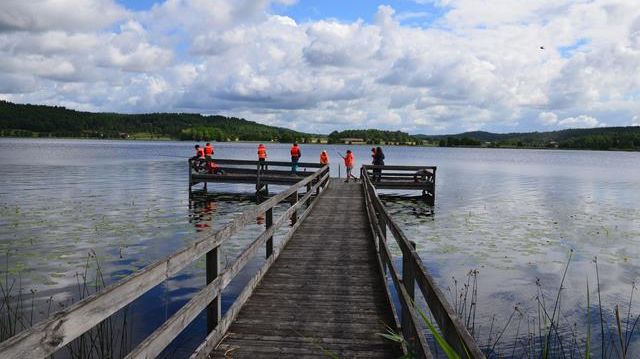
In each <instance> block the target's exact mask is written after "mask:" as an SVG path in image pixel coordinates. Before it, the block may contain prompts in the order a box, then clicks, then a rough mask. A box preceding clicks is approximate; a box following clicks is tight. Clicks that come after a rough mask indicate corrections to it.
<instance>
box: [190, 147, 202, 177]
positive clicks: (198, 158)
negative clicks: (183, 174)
mask: <svg viewBox="0 0 640 359" xmlns="http://www.w3.org/2000/svg"><path fill="white" fill-rule="evenodd" d="M194 148H195V150H196V155H195V156H193V157H191V160H192V161H193V162H192V163H193V169H194V170H195V171H196V172H200V171H201V170H203V169H204V150H203V149H202V148H201V147H200V145H195V146H194Z"/></svg>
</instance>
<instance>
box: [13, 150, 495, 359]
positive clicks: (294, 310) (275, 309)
mask: <svg viewBox="0 0 640 359" xmlns="http://www.w3.org/2000/svg"><path fill="white" fill-rule="evenodd" d="M223 161H224V160H218V161H216V162H218V163H219V164H223ZM255 162H257V161H255ZM250 165H253V164H250ZM270 165H271V166H272V167H274V166H275V165H274V164H273V163H271V164H270ZM280 165H281V166H288V165H290V164H288V163H286V162H285V163H282V164H280ZM302 165H303V164H300V166H302ZM389 167H390V168H389ZM310 168H311V167H310ZM314 168H316V170H315V171H314V172H309V173H306V174H304V175H302V176H300V177H294V176H291V175H289V174H288V173H287V174H283V173H281V174H274V173H272V174H270V175H268V176H267V175H265V173H264V172H263V170H262V169H260V168H256V172H255V173H249V172H246V173H244V175H249V176H247V177H245V178H243V179H242V181H246V182H241V183H252V184H253V183H255V184H256V189H257V190H261V189H263V188H264V187H265V186H267V185H268V184H283V183H284V181H286V180H295V181H296V182H295V183H293V184H291V185H290V186H289V187H287V188H286V189H285V190H283V191H282V192H280V193H278V194H275V195H274V196H272V197H270V198H268V199H266V200H265V201H264V202H262V203H260V204H257V205H255V206H252V207H250V208H249V209H247V210H246V211H245V212H243V213H242V214H239V215H238V216H236V217H235V218H234V219H233V220H232V221H231V222H230V223H228V224H227V225H225V226H224V227H223V228H221V229H218V230H216V231H214V232H212V233H209V234H208V235H206V236H205V237H204V238H202V239H200V240H199V241H197V242H195V243H193V244H191V245H189V246H187V247H185V248H183V249H181V250H179V251H178V252H175V253H173V254H171V255H169V256H167V257H165V258H163V259H161V260H158V261H156V262H155V263H153V264H151V265H149V266H147V267H145V268H143V269H142V270H140V271H138V272H135V273H133V274H131V275H130V276H129V277H127V278H125V279H123V280H122V281H119V282H117V283H114V284H113V285H111V286H109V287H107V288H105V289H104V290H102V291H101V292H99V293H97V294H95V295H93V296H91V297H88V298H86V299H84V300H82V301H80V302H78V303H76V304H74V305H72V306H71V307H69V308H66V309H65V310H63V311H60V312H58V313H55V314H54V315H52V316H51V317H50V318H49V319H46V320H44V321H42V322H40V323H37V324H36V325H34V326H33V327H32V328H31V329H29V330H26V331H24V332H22V333H20V334H18V335H16V336H14V337H13V338H10V339H9V340H7V341H5V342H3V343H0V357H2V358H24V357H30V358H43V357H46V356H49V355H51V354H53V353H55V352H56V351H57V350H59V349H61V348H62V347H64V346H65V345H67V344H68V343H70V342H71V341H72V340H74V339H75V338H78V337H79V336H81V335H82V334H83V333H85V332H87V331H88V330H90V329H91V328H92V327H94V326H95V325H97V324H98V323H100V322H101V321H103V320H105V319H107V318H108V317H109V316H111V315H112V314H114V313H115V312H117V311H118V310H120V309H122V308H123V307H124V306H126V305H128V304H129V303H131V302H133V301H134V300H135V299H136V298H138V297H140V296H141V295H142V294H144V293H146V292H147V291H149V290H150V289H151V288H153V287H155V286H156V285H157V284H159V283H161V282H163V281H165V280H167V279H168V278H171V277H173V276H175V275H177V274H178V273H179V272H180V271H181V270H182V269H184V268H185V267H186V266H188V265H190V264H192V263H193V262H194V261H196V260H197V259H198V258H200V257H202V256H206V285H205V286H204V288H203V289H202V290H201V291H200V292H198V293H197V294H195V295H194V296H193V297H192V299H191V300H190V301H189V302H187V303H186V304H185V305H184V306H183V307H182V308H181V309H179V310H178V311H177V312H176V313H175V314H174V315H173V316H171V317H170V318H169V319H168V320H167V321H166V322H165V323H164V324H162V325H161V326H160V327H159V328H158V329H157V330H156V331H155V332H154V333H152V334H151V335H150V336H149V337H147V338H146V339H145V340H144V341H143V342H142V343H140V344H139V345H138V346H137V347H136V348H135V349H134V350H133V351H132V352H131V353H129V355H128V356H127V358H153V357H156V356H158V355H159V354H160V353H161V352H162V351H163V350H164V348H166V347H167V346H168V345H169V344H170V343H171V342H172V341H173V340H174V339H175V338H176V337H177V336H178V335H179V334H180V333H181V332H182V331H183V330H184V329H185V328H186V327H187V326H188V325H189V324H190V323H191V322H192V321H193V320H194V319H195V318H196V317H197V316H198V315H200V314H201V313H202V312H203V311H204V312H206V314H207V330H208V333H209V334H208V335H207V337H206V339H205V340H204V341H203V342H202V344H201V345H200V346H199V347H198V348H197V349H196V351H195V352H194V353H193V354H192V356H191V357H192V358H209V357H219V358H223V357H230V358H257V357H260V358H262V357H273V358H275V357H278V358H281V357H285V358H286V357H292V358H293V357H296V358H298V357H327V356H334V357H336V356H337V357H349V358H352V357H353V358H370V357H372V358H373V357H380V358H394V357H398V356H400V355H403V354H407V353H412V355H413V356H414V357H417V358H431V357H433V352H432V349H433V348H430V347H429V344H428V342H427V340H426V337H425V334H426V333H428V330H426V329H425V323H424V321H423V320H422V319H421V316H420V314H419V313H418V311H419V310H420V311H423V312H426V313H430V314H431V316H432V318H433V321H434V322H435V325H437V327H438V330H439V331H440V332H441V333H442V336H443V337H444V339H445V340H446V341H447V343H448V344H449V345H450V346H451V347H452V348H453V350H455V351H456V352H457V353H458V355H459V356H460V357H461V358H483V357H484V355H483V353H482V352H481V351H480V349H479V348H478V346H477V344H476V343H475V341H474V340H473V338H472V337H471V335H470V334H469V332H468V331H467V329H466V328H465V327H464V325H463V323H462V321H461V320H460V318H458V317H457V315H456V314H455V312H454V310H453V309H452V307H451V306H450V305H449V303H448V302H447V301H446V299H445V296H444V294H443V293H442V291H440V289H438V287H437V286H436V285H435V282H434V280H433V278H432V277H431V276H430V275H429V273H428V272H427V270H426V268H425V267H424V265H423V263H422V260H421V259H420V257H419V256H418V254H417V252H416V250H415V245H414V244H413V243H412V242H411V241H409V239H407V238H406V236H405V235H404V233H403V231H402V230H401V229H400V227H399V226H398V225H397V224H396V223H395V222H394V220H393V219H392V218H391V216H390V215H389V214H388V212H387V211H386V209H385V207H384V205H383V204H382V202H381V201H380V199H379V198H378V195H377V192H376V187H380V186H388V185H389V183H391V182H394V184H392V185H393V186H398V183H400V182H405V183H406V184H407V187H405V189H419V190H422V191H425V192H426V193H427V196H431V198H432V199H433V200H435V186H433V187H432V188H431V191H429V188H428V187H430V185H429V184H428V182H430V183H433V184H435V167H420V168H419V169H416V168H413V167H411V168H406V167H405V168H399V166H387V167H376V168H371V167H369V166H364V167H363V168H362V170H361V180H360V182H357V183H353V182H352V183H343V182H342V181H341V180H340V179H330V178H329V167H328V166H322V167H320V166H319V165H316V167H314ZM374 169H375V170H381V172H379V171H376V172H373V170H374ZM429 169H432V171H429ZM423 170H424V171H423ZM388 171H395V172H394V173H398V172H401V173H407V172H409V173H413V174H416V173H419V174H425V173H428V172H430V173H432V176H429V175H428V174H425V179H422V177H420V179H419V180H418V181H422V182H423V183H419V184H421V185H422V186H421V187H418V186H417V185H416V179H415V178H413V177H412V176H408V175H400V176H399V175H395V174H394V175H388V176H387V177H386V178H384V173H385V172H388ZM229 173H230V174H229V175H228V176H227V175H206V176H207V177H197V174H195V175H196V176H195V177H194V174H192V173H191V172H190V178H189V187H190V190H191V187H192V185H193V184H195V182H200V181H206V182H209V183H211V182H226V181H227V180H228V178H230V177H231V176H234V175H233V174H232V172H229ZM302 173H304V171H303V172H302ZM374 173H375V175H376V178H375V182H374V181H373V178H372V177H373V175H374ZM380 174H381V175H382V176H379V175H380ZM237 175H242V174H240V173H237ZM212 176H218V177H216V178H214V177H212ZM224 177H226V178H225V179H224V180H223V179H222V178H224ZM276 177H281V178H276ZM284 177H287V179H285V178H284ZM392 177H401V178H403V179H398V178H395V179H392ZM427 177H430V179H429V180H428V181H427V180H426V178H427ZM258 178H260V180H258ZM251 180H254V182H250V181H251ZM280 181H282V182H280ZM236 183H237V182H236ZM387 188H388V187H387ZM394 188H398V187H394ZM283 201H288V202H289V203H291V206H290V207H289V208H288V209H287V210H286V211H284V213H282V214H281V215H280V216H278V217H277V218H274V217H275V216H274V207H275V206H276V205H278V204H279V203H281V202H283ZM430 202H432V201H431V200H430ZM260 215H264V216H265V219H266V225H265V229H264V231H262V233H260V235H258V236H257V237H256V239H255V240H253V241H252V242H251V243H250V244H249V245H248V246H247V247H246V248H244V250H243V251H242V252H241V253H240V254H239V255H238V257H237V258H236V259H235V261H234V262H233V263H232V264H231V265H229V266H228V267H227V268H221V266H220V258H219V257H220V256H219V252H218V249H219V247H220V245H222V244H223V243H225V242H226V241H229V240H231V239H232V238H233V236H234V235H235V234H237V233H238V232H239V231H240V230H242V229H243V228H244V227H245V226H246V225H248V224H250V223H254V222H255V218H256V217H257V216H260ZM279 228H287V231H286V233H282V231H279V232H277V230H278V229H279ZM276 233H278V235H279V236H281V237H280V238H278V239H279V241H274V235H276ZM392 242H393V243H395V246H396V247H397V248H399V249H400V251H401V257H397V256H396V257H395V258H394V257H393V256H392V253H391V251H390V249H389V246H390V245H391V243H392ZM256 256H263V258H265V259H264V262H263V263H262V265H261V266H260V267H259V268H258V269H257V270H256V271H255V273H254V274H253V276H252V277H251V279H250V280H249V281H248V283H247V284H246V285H245V286H244V288H243V289H242V291H241V292H240V294H239V295H238V296H237V297H236V298H235V300H234V302H233V304H232V305H231V307H230V308H229V309H228V310H226V311H225V312H224V313H222V312H221V300H220V299H221V295H222V293H223V291H224V289H225V288H226V287H227V286H228V285H229V283H230V282H231V281H232V280H233V279H234V278H235V277H236V276H237V274H238V273H239V272H240V271H241V270H242V269H243V268H244V267H245V266H246V265H247V263H249V261H250V260H252V258H255V257H256ZM391 288H393V289H391ZM416 289H418V290H417V291H416ZM393 298H395V300H394V299H393ZM422 302H424V303H426V307H425V306H424V305H420V304H415V303H422ZM387 328H391V329H392V330H394V331H396V332H397V333H400V334H402V336H403V337H404V338H405V339H406V342H405V343H403V344H402V345H399V344H397V343H395V342H391V341H388V340H385V339H384V338H383V337H382V336H381V335H379V334H382V333H386V332H387Z"/></svg>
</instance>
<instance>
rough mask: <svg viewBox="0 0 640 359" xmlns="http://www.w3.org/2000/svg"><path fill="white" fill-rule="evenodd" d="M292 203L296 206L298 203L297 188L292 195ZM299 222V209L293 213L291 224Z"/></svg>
mask: <svg viewBox="0 0 640 359" xmlns="http://www.w3.org/2000/svg"><path fill="white" fill-rule="evenodd" d="M291 196H292V200H291V205H292V206H295V205H296V204H297V203H298V191H297V190H296V191H295V192H294V193H293V194H292V195H291ZM297 222H298V211H293V213H291V225H292V226H293V225H295V224H296V223H297Z"/></svg>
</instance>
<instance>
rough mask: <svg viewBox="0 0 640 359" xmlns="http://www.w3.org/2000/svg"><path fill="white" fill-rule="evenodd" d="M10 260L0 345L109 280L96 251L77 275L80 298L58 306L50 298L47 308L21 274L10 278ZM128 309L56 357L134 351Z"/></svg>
mask: <svg viewBox="0 0 640 359" xmlns="http://www.w3.org/2000/svg"><path fill="white" fill-rule="evenodd" d="M8 262H9V256H7V263H6V269H7V270H5V275H4V277H3V278H2V280H0V341H4V340H6V339H9V338H11V337H12V336H14V335H16V334H18V333H19V332H21V331H23V330H26V329H28V328H30V327H31V326H32V325H33V324H34V322H35V321H36V320H39V319H42V318H41V317H44V318H47V317H49V316H50V315H51V314H52V313H53V311H54V309H64V308H65V307H67V306H69V305H71V304H72V303H73V302H74V301H75V300H82V299H84V298H86V297H87V296H90V295H92V294H93V293H96V292H98V291H100V290H101V289H103V288H104V287H105V284H106V283H105V279H104V274H103V271H102V268H101V266H100V261H99V260H98V257H97V255H96V253H95V252H94V251H90V252H89V254H88V255H87V259H86V262H85V264H84V267H83V270H82V272H81V273H76V294H75V297H74V299H71V300H69V301H66V302H56V301H55V299H54V297H53V296H51V297H49V298H47V299H46V300H45V301H44V303H43V304H41V305H38V304H36V301H37V291H36V290H34V289H30V290H29V292H28V293H27V292H26V290H25V289H24V288H23V285H22V277H21V275H20V274H19V273H18V274H17V275H16V277H15V278H11V277H10V276H9V271H8V266H9V265H8ZM128 317H129V315H128V308H125V309H123V310H122V311H121V312H120V313H118V314H117V315H114V316H111V317H109V318H108V319H106V320H104V321H103V322H102V323H100V324H98V325H97V326H96V327H94V328H92V329H91V330H90V331H88V332H87V333H85V334H83V335H82V336H80V337H78V338H77V339H76V340H74V341H72V342H71V343H69V344H68V345H67V346H66V347H65V349H64V350H61V351H60V352H59V353H56V354H54V355H53V356H52V357H54V358H55V357H65V358H67V357H70V358H123V357H125V356H126V354H127V353H128V352H129V351H130V349H131V338H130V332H131V330H130V328H129V327H130V320H129V319H128Z"/></svg>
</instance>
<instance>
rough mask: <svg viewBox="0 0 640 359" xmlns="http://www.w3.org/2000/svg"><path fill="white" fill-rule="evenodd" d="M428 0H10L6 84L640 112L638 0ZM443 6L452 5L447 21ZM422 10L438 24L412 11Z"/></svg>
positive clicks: (457, 123) (564, 113) (36, 96)
mask: <svg viewBox="0 0 640 359" xmlns="http://www.w3.org/2000/svg"><path fill="white" fill-rule="evenodd" d="M415 2H416V3H423V4H425V5H426V6H425V7H424V11H420V8H418V9H415V6H417V5H414V8H412V12H408V11H404V10H403V9H402V8H399V9H398V11H396V9H394V8H392V7H390V6H386V5H383V6H379V7H378V9H377V12H376V13H375V14H373V15H374V16H373V20H372V21H371V22H367V21H365V20H356V21H339V20H336V19H320V20H315V21H310V20H305V21H296V20H294V19H293V18H291V17H287V16H284V15H282V14H278V13H276V10H275V9H281V8H282V6H277V7H273V4H281V5H285V6H286V5H290V4H292V3H293V1H289V0H286V1H268V0H238V1H236V0H215V1H208V0H165V1H159V2H157V4H155V5H154V6H153V7H152V8H151V9H149V10H148V11H132V10H128V9H126V8H124V7H123V6H121V5H118V4H117V3H116V2H115V1H114V0H80V1H70V0H56V1H54V0H37V1H17V0H6V1H4V2H3V11H2V12H1V13H0V93H1V94H2V95H0V97H1V98H3V99H8V100H13V101H17V102H31V103H47V104H56V105H66V106H70V107H73V108H78V109H84V110H87V109H89V110H96V111H122V112H148V111H197V112H202V113H209V114H211V113H222V114H226V115H233V116H243V117H246V118H248V119H250V120H255V121H259V122H263V123H268V124H276V125H280V126H287V127H291V128H298V129H304V130H305V131H310V132H324V133H328V132H330V131H332V130H334V129H344V128H353V127H358V128H365V127H380V128H383V129H391V130H396V129H404V130H407V131H411V132H414V133H447V132H448V133H451V132H461V131H464V130H468V129H482V130H489V131H530V130H538V129H546V128H548V126H561V127H563V128H564V127H572V126H575V127H578V126H579V127H594V126H600V125H602V123H607V124H612V125H626V124H628V121H629V120H628V119H629V118H634V117H633V116H634V115H636V116H637V114H638V113H639V112H638V111H640V106H639V105H638V98H639V94H640V72H638V71H637V69H638V68H640V8H639V7H637V6H635V4H633V3H632V2H630V1H624V0H589V1H586V0H578V1H569V0H560V1H557V0H556V1H551V0H532V1H527V2H513V1H508V2H507V1H506V0H495V1H489V2H477V1H475V0H437V1H429V0H420V1H415ZM433 6H436V7H439V9H438V10H439V12H438V13H439V14H442V13H444V15H442V16H441V17H439V18H435V19H433V20H431V19H432V18H433V17H432V16H431V15H432V14H431V13H430V11H432V9H433ZM413 10H416V11H413ZM369 15H371V14H362V18H369V17H370V16H369ZM422 17H425V18H430V20H429V23H430V24H431V25H429V26H427V27H412V26H407V25H405V24H403V21H405V20H408V19H419V18H422ZM576 44H579V46H578V45H576ZM541 46H543V47H544V49H541V48H540V47H541ZM560 118H562V120H560ZM637 121H638V120H637V117H635V119H634V120H633V121H632V122H633V123H637Z"/></svg>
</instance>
